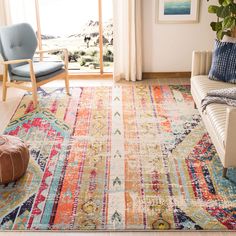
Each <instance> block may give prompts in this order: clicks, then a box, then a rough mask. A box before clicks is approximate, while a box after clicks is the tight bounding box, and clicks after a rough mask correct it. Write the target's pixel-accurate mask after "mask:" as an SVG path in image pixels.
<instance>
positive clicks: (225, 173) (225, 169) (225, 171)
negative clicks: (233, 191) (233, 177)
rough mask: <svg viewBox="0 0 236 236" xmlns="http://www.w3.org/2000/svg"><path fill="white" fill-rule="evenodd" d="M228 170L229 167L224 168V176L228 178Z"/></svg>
mask: <svg viewBox="0 0 236 236" xmlns="http://www.w3.org/2000/svg"><path fill="white" fill-rule="evenodd" d="M227 171H228V168H224V169H223V177H224V178H227Z"/></svg>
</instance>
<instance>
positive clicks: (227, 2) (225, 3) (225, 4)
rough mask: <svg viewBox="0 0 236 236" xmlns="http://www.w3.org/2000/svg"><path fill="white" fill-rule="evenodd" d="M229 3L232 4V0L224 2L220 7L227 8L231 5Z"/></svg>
mask: <svg viewBox="0 0 236 236" xmlns="http://www.w3.org/2000/svg"><path fill="white" fill-rule="evenodd" d="M231 3H232V0H224V1H223V3H222V4H221V5H222V6H224V7H226V6H228V5H229V4H231Z"/></svg>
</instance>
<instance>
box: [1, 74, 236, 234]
mask: <svg viewBox="0 0 236 236" xmlns="http://www.w3.org/2000/svg"><path fill="white" fill-rule="evenodd" d="M137 83H138V84H159V85H165V84H175V85H178V84H181V85H184V84H189V79H160V80H145V81H141V82H136V83H135V84H137ZM118 84H128V85H129V84H131V83H130V82H129V83H128V82H122V83H118ZM63 85H64V83H63V81H55V82H52V83H50V84H47V85H46V86H54V87H58V86H63ZM112 85H113V81H112V80H98V79H97V80H72V81H71V82H70V86H82V87H87V86H112ZM23 94H24V91H21V90H18V89H14V88H11V89H9V90H8V96H7V101H6V102H4V103H3V102H0V134H1V133H2V132H3V131H4V129H5V127H6V125H7V124H8V122H9V120H10V118H11V117H12V115H13V113H14V111H15V110H16V108H17V106H18V104H19V102H20V100H21V98H22V96H23ZM1 97H2V87H1V82H0V100H1ZM52 234H53V235H54V236H62V235H63V236H64V235H65V236H94V235H98V236H188V235H190V236H233V235H236V232H232V233H228V232H227V233H226V232H127V233H124V232H118V233H114V232H110V233H109V232H104V233H79V232H77V233H75V232H74V233H69V232H68V233H63V232H62V233H57V232H52V233H47V232H35V233H33V232H30V233H27V232H0V236H16V235H17V236H51V235H52Z"/></svg>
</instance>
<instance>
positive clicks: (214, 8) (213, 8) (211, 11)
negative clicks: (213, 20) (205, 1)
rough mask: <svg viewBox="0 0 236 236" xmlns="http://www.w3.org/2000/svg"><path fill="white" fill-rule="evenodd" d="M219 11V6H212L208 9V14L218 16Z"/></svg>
mask: <svg viewBox="0 0 236 236" xmlns="http://www.w3.org/2000/svg"><path fill="white" fill-rule="evenodd" d="M218 9H219V7H218V6H215V5H211V6H209V7H208V12H209V13H215V14H216V13H217V11H218Z"/></svg>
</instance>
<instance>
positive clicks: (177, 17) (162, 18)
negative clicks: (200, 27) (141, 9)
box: [156, 0, 200, 23]
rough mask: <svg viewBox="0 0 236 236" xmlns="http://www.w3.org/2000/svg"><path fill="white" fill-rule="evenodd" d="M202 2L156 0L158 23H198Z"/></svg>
mask: <svg viewBox="0 0 236 236" xmlns="http://www.w3.org/2000/svg"><path fill="white" fill-rule="evenodd" d="M199 1H200V0H156V21H157V23H197V22H198V17H199Z"/></svg>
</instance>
